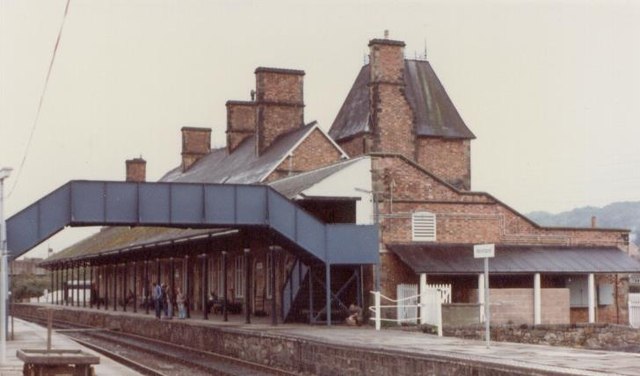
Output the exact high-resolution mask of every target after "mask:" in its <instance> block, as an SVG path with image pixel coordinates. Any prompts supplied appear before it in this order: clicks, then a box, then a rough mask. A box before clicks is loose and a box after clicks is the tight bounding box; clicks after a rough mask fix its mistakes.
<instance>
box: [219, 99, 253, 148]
mask: <svg viewBox="0 0 640 376" xmlns="http://www.w3.org/2000/svg"><path fill="white" fill-rule="evenodd" d="M226 106H227V150H228V152H229V154H231V153H233V151H234V150H235V149H236V148H237V147H238V145H240V143H241V142H242V140H244V139H245V138H247V137H248V136H253V135H254V134H255V132H256V102H253V101H251V102H247V101H227V104H226Z"/></svg>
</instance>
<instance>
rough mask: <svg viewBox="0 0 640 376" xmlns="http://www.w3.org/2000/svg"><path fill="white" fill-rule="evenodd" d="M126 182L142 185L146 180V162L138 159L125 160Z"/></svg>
mask: <svg viewBox="0 0 640 376" xmlns="http://www.w3.org/2000/svg"><path fill="white" fill-rule="evenodd" d="M125 164H126V166H127V181H128V182H135V183H143V182H145V181H146V179H147V161H145V160H144V159H142V157H140V158H134V159H127V160H126V162H125Z"/></svg>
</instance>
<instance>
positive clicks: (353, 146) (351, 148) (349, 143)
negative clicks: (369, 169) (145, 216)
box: [337, 134, 371, 158]
mask: <svg viewBox="0 0 640 376" xmlns="http://www.w3.org/2000/svg"><path fill="white" fill-rule="evenodd" d="M370 137H371V136H370V135H367V134H360V135H358V136H355V137H352V138H349V139H347V140H340V141H337V142H338V145H340V147H341V148H342V150H344V152H345V153H347V155H348V156H349V157H350V158H354V157H357V156H359V155H363V154H366V153H367V151H366V149H365V142H367V141H366V140H367V139H368V138H370Z"/></svg>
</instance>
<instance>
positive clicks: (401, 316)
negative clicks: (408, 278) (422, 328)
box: [396, 284, 418, 324]
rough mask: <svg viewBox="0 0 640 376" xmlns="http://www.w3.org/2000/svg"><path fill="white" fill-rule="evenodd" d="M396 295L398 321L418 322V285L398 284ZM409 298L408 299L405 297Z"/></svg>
mask: <svg viewBox="0 0 640 376" xmlns="http://www.w3.org/2000/svg"><path fill="white" fill-rule="evenodd" d="M396 292H397V294H398V295H397V297H398V310H397V312H398V313H397V314H398V316H397V318H398V322H409V323H412V324H417V323H418V285H408V284H400V285H398V286H397V287H396ZM407 298H409V299H407Z"/></svg>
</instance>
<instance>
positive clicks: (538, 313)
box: [533, 273, 542, 325]
mask: <svg viewBox="0 0 640 376" xmlns="http://www.w3.org/2000/svg"><path fill="white" fill-rule="evenodd" d="M541 299H542V291H541V287H540V273H535V274H534V275H533V324H534V325H540V324H542V301H541Z"/></svg>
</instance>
